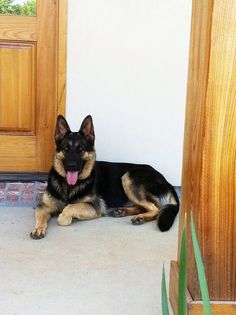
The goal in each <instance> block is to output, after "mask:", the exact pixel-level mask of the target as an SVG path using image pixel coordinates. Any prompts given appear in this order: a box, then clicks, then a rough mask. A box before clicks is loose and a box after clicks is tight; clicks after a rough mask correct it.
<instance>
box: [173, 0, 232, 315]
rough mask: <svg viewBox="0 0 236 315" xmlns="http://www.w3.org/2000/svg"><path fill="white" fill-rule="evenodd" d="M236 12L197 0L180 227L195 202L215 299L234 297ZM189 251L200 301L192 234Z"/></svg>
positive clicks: (221, 3)
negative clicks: (185, 214)
mask: <svg viewBox="0 0 236 315" xmlns="http://www.w3.org/2000/svg"><path fill="white" fill-rule="evenodd" d="M235 16H236V2H235V1H232V0H215V1H212V0H194V1H193V14H192V30H191V44H190V58H189V77H188V93H187V105H186V122H185V139H184V157H183V174H182V201H181V202H182V204H181V217H180V222H181V223H180V230H179V232H180V233H181V230H182V222H183V219H184V213H185V212H187V213H189V212H190V211H191V209H192V210H193V214H194V218H195V223H196V227H197V234H198V239H199V242H200V246H201V251H202V255H203V261H204V266H205V269H206V275H207V280H208V285H209V293H210V299H211V300H212V301H235V300H236V286H235V279H236V264H235V261H236V242H235V241H234V238H235V223H236V211H235V208H236V167H235V166H236V163H235V161H236V106H235V104H236V19H235ZM179 235H180V234H179ZM188 235H189V231H188ZM188 250H189V254H188V256H189V259H188V275H189V276H188V289H189V291H190V294H191V296H192V297H193V300H200V298H201V297H200V291H199V287H198V282H197V275H196V268H195V263H194V256H193V251H192V245H191V239H190V237H188ZM234 310H235V309H234ZM194 314H195V313H194ZM196 314H198V313H196ZM217 314H218V313H217ZM229 314H231V313H229Z"/></svg>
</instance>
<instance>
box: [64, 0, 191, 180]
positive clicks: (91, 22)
mask: <svg viewBox="0 0 236 315" xmlns="http://www.w3.org/2000/svg"><path fill="white" fill-rule="evenodd" d="M68 2H69V8H68V9H69V12H68V65H67V67H68V73H67V107H66V111H67V114H66V117H67V119H68V122H69V123H70V125H71V127H72V130H78V129H79V126H80V123H81V121H82V119H83V118H84V116H85V115H87V114H91V115H92V116H93V119H94V125H95V132H96V149H97V156H98V159H100V160H108V161H128V162H137V163H149V164H151V165H153V166H154V167H155V168H156V169H158V170H159V171H160V172H162V173H163V174H164V175H165V176H166V178H167V179H168V180H169V181H170V182H171V183H173V184H174V185H180V183H181V164H182V145H183V128H184V113H185V98H186V81H187V65H188V47H189V34H190V18H191V1H190V0H179V1H176V0H69V1H68Z"/></svg>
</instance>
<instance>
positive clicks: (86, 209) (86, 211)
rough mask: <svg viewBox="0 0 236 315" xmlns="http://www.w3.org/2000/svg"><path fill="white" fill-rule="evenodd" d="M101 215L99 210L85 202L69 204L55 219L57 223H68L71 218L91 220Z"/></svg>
mask: <svg viewBox="0 0 236 315" xmlns="http://www.w3.org/2000/svg"><path fill="white" fill-rule="evenodd" d="M101 216H102V213H101V211H96V210H95V209H94V208H93V206H92V205H91V204H89V203H87V202H81V203H77V204H70V205H68V206H66V207H65V208H64V210H63V211H62V213H61V214H60V215H59V217H58V219H57V223H58V224H59V225H64V226H65V225H70V224H71V222H72V219H73V218H76V219H79V220H91V219H96V218H99V217H101Z"/></svg>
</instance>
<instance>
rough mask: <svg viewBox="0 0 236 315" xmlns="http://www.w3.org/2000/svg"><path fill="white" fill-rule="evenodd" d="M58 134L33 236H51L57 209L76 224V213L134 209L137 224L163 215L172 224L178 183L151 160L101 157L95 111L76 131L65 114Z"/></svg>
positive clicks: (165, 224)
mask: <svg viewBox="0 0 236 315" xmlns="http://www.w3.org/2000/svg"><path fill="white" fill-rule="evenodd" d="M54 137H55V144H56V151H55V154H54V157H53V163H52V168H51V170H50V172H49V176H48V184H47V188H46V191H45V193H44V194H43V197H42V202H41V203H40V204H39V205H38V206H37V208H36V212H35V219H36V223H35V228H34V229H33V231H32V232H31V234H30V235H31V237H32V238H33V239H41V238H43V237H44V236H45V234H46V230H47V225H48V221H49V219H50V218H51V216H52V215H54V214H59V216H58V219H57V222H58V224H59V225H62V226H66V225H70V224H71V223H72V220H73V218H76V219H79V220H90V219H96V218H99V217H101V216H103V215H110V216H113V217H123V216H127V215H132V216H134V217H133V218H132V219H131V221H132V223H133V224H135V225H139V224H142V223H144V222H148V221H151V220H154V219H157V224H158V227H159V229H160V230H161V231H163V232H164V231H167V230H169V229H170V227H171V226H172V224H173V222H174V219H175V217H176V215H177V213H178V211H179V199H178V196H177V194H176V192H175V189H174V187H173V186H172V185H171V184H169V183H168V182H167V180H166V179H165V178H164V176H163V175H161V174H160V173H159V172H157V171H156V170H155V169H154V168H152V167H151V166H149V165H140V164H131V163H111V162H102V161H96V152H95V148H94V141H95V133H94V126H93V120H92V117H91V116H90V115H88V116H87V117H85V119H84V120H83V122H82V124H81V127H80V130H79V131H78V132H71V130H70V127H69V125H68V123H67V121H66V119H65V118H64V117H63V116H61V115H59V116H58V117H57V123H56V128H55V134H54Z"/></svg>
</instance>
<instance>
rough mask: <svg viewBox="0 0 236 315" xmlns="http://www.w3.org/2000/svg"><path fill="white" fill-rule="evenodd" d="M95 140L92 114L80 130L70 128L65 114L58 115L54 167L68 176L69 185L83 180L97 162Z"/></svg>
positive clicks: (84, 121)
mask: <svg viewBox="0 0 236 315" xmlns="http://www.w3.org/2000/svg"><path fill="white" fill-rule="evenodd" d="M94 140H95V135H94V127H93V120H92V117H91V116H90V115H89V116H87V117H85V119H84V120H83V122H82V124H81V127H80V130H79V131H78V132H72V131H71V130H70V127H69V125H68V123H67V121H66V119H65V118H64V117H63V116H61V115H59V116H58V117H57V123H56V128H55V143H56V154H55V158H54V168H55V169H56V171H57V172H58V173H59V174H60V175H62V176H63V177H66V180H67V183H68V184H69V185H75V184H76V182H77V180H78V179H81V180H82V179H85V178H86V177H88V176H89V175H90V173H91V171H92V168H93V165H94V162H95V150H94Z"/></svg>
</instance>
